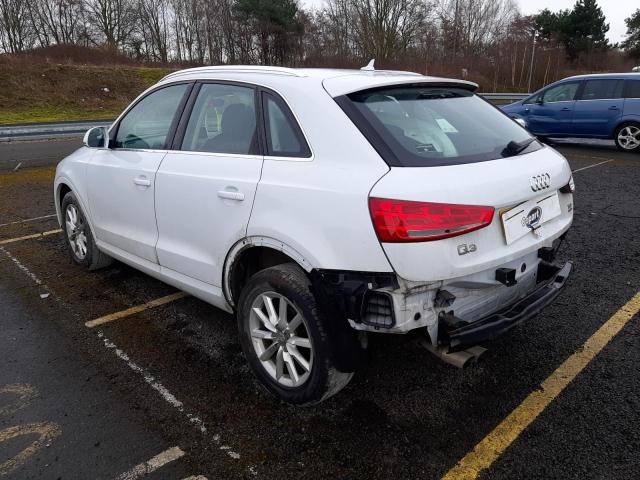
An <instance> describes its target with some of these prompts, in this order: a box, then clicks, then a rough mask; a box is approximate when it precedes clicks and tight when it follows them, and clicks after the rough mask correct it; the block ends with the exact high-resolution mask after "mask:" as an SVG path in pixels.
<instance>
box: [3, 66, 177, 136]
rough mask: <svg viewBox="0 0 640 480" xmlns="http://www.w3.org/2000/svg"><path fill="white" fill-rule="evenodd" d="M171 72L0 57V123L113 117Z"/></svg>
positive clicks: (162, 69) (167, 69) (169, 70)
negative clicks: (9, 59)
mask: <svg viewBox="0 0 640 480" xmlns="http://www.w3.org/2000/svg"><path fill="white" fill-rule="evenodd" d="M0 60H1V59H0ZM171 71H173V69H170V68H149V67H134V66H120V65H114V66H108V65H101V66H93V65H73V64H70V65H64V64H62V65H60V64H51V63H46V62H37V63H33V62H30V61H29V62H27V61H25V60H23V59H20V60H19V61H0V124H15V123H35V122H61V121H70V120H108V119H112V118H115V117H116V116H117V115H118V114H119V113H120V112H122V110H123V109H124V108H125V107H126V106H127V105H128V104H129V103H130V102H131V100H133V99H134V98H135V97H136V96H138V94H140V93H141V92H142V91H143V90H144V89H146V88H147V87H149V86H151V85H153V84H154V83H155V82H157V81H158V80H160V79H161V78H162V77H164V76H165V75H167V74H168V73H170V72H171Z"/></svg>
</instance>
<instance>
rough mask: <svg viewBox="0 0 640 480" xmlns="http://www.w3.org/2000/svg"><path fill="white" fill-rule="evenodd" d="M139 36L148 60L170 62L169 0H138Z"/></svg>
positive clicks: (170, 13)
mask: <svg viewBox="0 0 640 480" xmlns="http://www.w3.org/2000/svg"><path fill="white" fill-rule="evenodd" d="M136 14H137V16H138V20H139V25H138V27H139V28H138V30H137V34H138V35H139V37H140V38H141V46H142V48H143V49H144V51H145V53H146V55H147V58H149V59H151V60H154V61H157V62H162V63H167V61H168V60H169V24H170V21H171V20H170V17H171V15H172V12H171V10H170V5H169V3H168V2H167V0H138V4H137V9H136Z"/></svg>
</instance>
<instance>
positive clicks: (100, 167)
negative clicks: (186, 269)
mask: <svg viewBox="0 0 640 480" xmlns="http://www.w3.org/2000/svg"><path fill="white" fill-rule="evenodd" d="M189 87H190V85H189V84H185V83H183V84H177V85H172V86H168V87H164V88H160V89H158V90H156V91H154V92H152V93H151V94H149V95H147V96H145V97H144V98H142V100H140V101H139V102H138V103H136V104H135V105H134V106H133V107H132V108H131V109H130V110H129V111H128V112H127V113H126V114H125V116H124V117H122V119H121V120H120V121H119V123H118V124H117V125H114V127H113V129H115V136H114V137H113V140H112V141H111V142H110V143H111V145H110V148H107V149H101V150H98V151H97V152H96V153H95V155H93V157H92V158H91V161H90V163H89V165H88V168H87V189H88V197H89V208H90V209H91V218H92V220H93V226H94V233H95V235H96V237H97V239H98V240H100V241H102V242H105V243H107V244H109V245H110V246H112V247H116V248H119V249H121V250H124V251H125V252H127V253H130V254H133V255H136V256H137V257H140V258H143V259H145V260H148V261H150V262H154V263H157V256H156V252H155V246H156V242H157V239H158V229H157V226H156V217H155V204H154V196H155V178H156V172H157V171H158V167H159V166H160V163H161V162H162V159H163V158H164V156H165V155H166V153H167V148H166V147H167V146H166V143H167V141H170V139H168V137H169V136H170V132H171V131H172V126H173V124H174V123H175V117H176V116H177V114H178V111H179V109H180V108H179V107H180V105H181V102H182V100H183V98H184V97H185V95H186V93H187V90H188V89H189Z"/></svg>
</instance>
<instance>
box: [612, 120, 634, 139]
mask: <svg viewBox="0 0 640 480" xmlns="http://www.w3.org/2000/svg"><path fill="white" fill-rule="evenodd" d="M630 123H633V124H636V125H640V115H627V116H624V117H622V118H620V120H618V122H616V125H615V127H613V132H612V133H611V136H612V137H614V136H615V134H616V132H617V131H618V129H619V128H620V127H622V126H623V125H628V124H630Z"/></svg>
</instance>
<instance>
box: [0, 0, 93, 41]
mask: <svg viewBox="0 0 640 480" xmlns="http://www.w3.org/2000/svg"><path fill="white" fill-rule="evenodd" d="M9 1H11V0H9ZM27 1H28V4H29V14H30V20H31V23H32V26H33V29H34V31H35V33H36V35H37V37H38V40H39V43H40V44H41V45H43V46H48V45H52V44H74V43H77V41H78V39H79V37H80V35H81V31H82V20H83V18H84V3H83V1H82V0H27Z"/></svg>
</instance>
